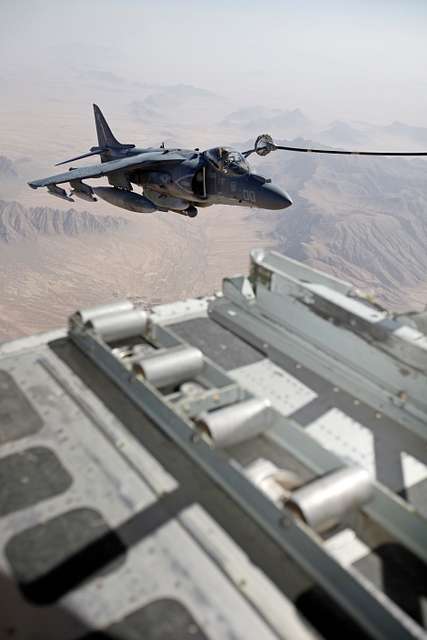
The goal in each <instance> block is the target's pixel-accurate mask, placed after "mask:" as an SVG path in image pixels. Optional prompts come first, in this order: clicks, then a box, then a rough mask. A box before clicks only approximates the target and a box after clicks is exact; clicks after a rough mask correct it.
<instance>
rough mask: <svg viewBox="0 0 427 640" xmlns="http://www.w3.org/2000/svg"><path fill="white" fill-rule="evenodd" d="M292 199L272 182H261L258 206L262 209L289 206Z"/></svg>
mask: <svg viewBox="0 0 427 640" xmlns="http://www.w3.org/2000/svg"><path fill="white" fill-rule="evenodd" d="M291 204H292V200H291V199H290V197H289V196H288V194H287V193H286V191H282V189H279V187H275V186H274V185H272V184H268V183H267V184H263V185H262V189H261V194H260V206H261V207H262V208H263V209H286V208H287V207H290V206H291Z"/></svg>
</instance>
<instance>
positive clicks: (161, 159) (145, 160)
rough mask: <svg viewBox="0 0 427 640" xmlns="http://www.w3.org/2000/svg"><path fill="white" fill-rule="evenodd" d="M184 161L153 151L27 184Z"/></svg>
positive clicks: (172, 154)
mask: <svg viewBox="0 0 427 640" xmlns="http://www.w3.org/2000/svg"><path fill="white" fill-rule="evenodd" d="M183 160H185V158H184V156H182V155H181V154H180V153H179V152H174V151H166V152H165V151H153V152H150V151H148V152H146V153H139V154H138V155H135V156H129V157H127V158H120V159H119V160H111V161H110V162H103V163H101V164H94V165H90V166H88V167H79V168H78V169H70V170H69V171H67V172H65V173H58V174H56V175H54V176H49V177H48V178H41V179H40V180H33V181H31V182H29V183H28V184H29V185H30V187H32V188H33V189H38V188H39V187H47V186H49V185H51V184H55V185H56V184H61V183H62V182H69V181H70V180H83V179H84V178H102V177H103V176H108V175H109V174H111V173H120V172H128V171H135V170H137V169H152V168H154V167H156V168H158V167H159V165H164V164H172V163H174V162H182V161H183Z"/></svg>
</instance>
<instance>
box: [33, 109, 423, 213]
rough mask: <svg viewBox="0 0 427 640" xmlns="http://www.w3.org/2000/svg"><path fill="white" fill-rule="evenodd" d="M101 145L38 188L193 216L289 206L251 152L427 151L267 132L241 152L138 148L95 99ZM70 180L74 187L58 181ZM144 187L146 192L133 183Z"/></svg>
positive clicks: (126, 206) (145, 210)
mask: <svg viewBox="0 0 427 640" xmlns="http://www.w3.org/2000/svg"><path fill="white" fill-rule="evenodd" d="M93 108H94V113H95V123H96V132H97V136H98V146H97V147H92V148H91V149H90V151H89V152H88V153H85V154H83V155H81V156H77V157H75V158H70V159H69V160H65V161H64V162H60V163H58V164H67V163H70V162H74V161H75V160H80V159H82V158H87V157H89V156H95V155H99V156H100V157H101V164H96V165H90V166H86V167H81V168H78V169H76V168H72V167H71V168H70V169H69V170H68V171H67V172H66V173H60V174H57V175H54V176H49V177H48V178H42V179H40V180H33V181H32V182H29V183H28V184H29V186H30V187H32V188H33V189H38V188H39V187H47V189H48V191H49V193H51V194H52V195H54V196H57V197H59V198H62V199H64V200H68V201H70V202H74V199H73V197H72V196H77V197H79V198H82V199H83V200H87V201H89V202H90V201H96V200H97V198H96V196H98V197H99V198H101V199H102V200H105V201H107V202H109V203H110V204H113V205H116V206H118V207H121V208H123V209H128V210H129V211H133V212H138V213H152V212H154V211H174V212H176V213H179V214H182V215H185V216H189V217H190V218H193V217H195V216H196V215H197V207H209V206H211V205H213V204H227V205H235V206H243V207H256V208H258V209H272V210H275V209H276V210H277V209H286V208H287V207H289V206H290V205H291V204H292V200H291V199H290V197H289V196H288V194H287V193H286V192H285V191H282V190H281V189H280V188H279V187H277V186H275V185H273V184H271V180H270V179H268V178H264V177H263V176H260V175H257V174H255V173H252V172H251V170H250V167H249V164H248V162H247V160H246V158H247V157H248V156H250V155H251V154H252V153H254V152H255V153H257V154H258V155H260V156H265V155H267V154H268V153H270V152H271V151H274V150H277V149H282V150H286V151H297V152H306V153H307V152H311V153H328V154H344V155H376V156H387V155H388V156H425V155H427V153H424V152H419V153H416V152H415V153H411V152H399V153H398V152H396V153H393V152H382V153H380V152H370V151H362V152H357V151H341V150H327V149H308V148H301V147H288V146H278V145H275V144H274V142H273V139H272V138H271V136H269V135H268V134H262V135H260V136H258V138H257V139H256V142H255V146H254V148H253V149H249V150H248V151H244V152H243V153H241V152H240V151H237V150H235V149H232V148H230V147H215V148H213V149H207V150H206V151H200V150H199V149H194V150H189V149H166V148H165V147H164V145H161V146H160V147H159V148H154V147H148V148H144V149H141V148H137V147H135V145H134V144H121V143H120V142H118V140H117V139H116V138H115V137H114V135H113V133H112V132H111V129H110V127H109V126H108V124H107V121H106V120H105V118H104V116H103V115H102V113H101V110H100V109H99V107H98V106H97V105H96V104H94V105H93ZM104 176H105V177H107V179H108V182H109V183H110V185H111V186H110V187H106V186H103V187H91V186H90V185H88V184H86V183H84V182H83V180H84V179H86V178H101V177H104ZM66 182H68V183H69V184H70V185H71V188H72V191H71V193H67V191H66V190H65V189H63V188H61V187H59V186H58V185H59V184H63V183H66ZM132 185H137V186H139V187H142V194H139V193H135V192H134V191H133V186H132Z"/></svg>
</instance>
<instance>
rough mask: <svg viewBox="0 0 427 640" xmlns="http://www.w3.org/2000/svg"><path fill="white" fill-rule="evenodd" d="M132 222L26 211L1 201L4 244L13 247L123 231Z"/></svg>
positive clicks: (39, 209)
mask: <svg viewBox="0 0 427 640" xmlns="http://www.w3.org/2000/svg"><path fill="white" fill-rule="evenodd" d="M127 224H128V220H125V219H124V218H118V217H113V216H100V215H94V214H92V213H89V212H88V211H76V210H75V209H68V210H66V211H63V210H61V209H53V208H50V207H29V208H26V207H24V206H23V205H21V204H20V203H19V202H16V201H11V202H9V201H5V200H0V242H5V243H12V242H18V241H20V240H24V239H25V240H29V239H34V238H36V237H37V235H39V234H42V235H65V236H76V235H80V234H85V233H107V232H112V231H119V230H121V229H123V228H124V227H125V226H126V225H127Z"/></svg>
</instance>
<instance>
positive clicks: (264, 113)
mask: <svg viewBox="0 0 427 640" xmlns="http://www.w3.org/2000/svg"><path fill="white" fill-rule="evenodd" d="M87 74H88V75H87V76H85V77H84V78H82V79H81V82H82V83H83V86H84V83H85V82H87V84H88V87H89V86H91V87H93V86H96V94H97V98H96V99H97V101H98V102H99V103H100V105H101V106H103V107H104V110H105V113H106V115H107V118H108V120H109V122H110V124H111V127H112V129H113V131H114V133H115V134H116V135H117V137H118V139H119V140H121V141H123V142H135V143H136V144H138V145H143V144H158V143H159V142H160V141H161V140H163V139H164V140H166V143H167V144H170V145H172V144H182V145H184V144H185V145H186V146H187V145H188V146H190V147H191V146H199V147H200V148H207V147H209V146H214V145H215V144H230V145H233V144H234V145H236V146H239V148H242V149H247V148H250V147H251V146H252V145H253V141H254V139H255V137H256V135H258V134H259V133H262V132H265V131H267V132H271V133H272V134H273V135H274V136H275V138H276V141H278V142H280V141H281V142H283V143H285V142H288V143H291V144H293V145H295V146H315V145H325V146H329V147H345V146H351V147H353V148H356V149H362V148H369V147H371V148H374V149H378V150H381V149H384V148H387V147H388V148H392V149H395V150H403V149H405V148H407V149H413V150H422V149H425V148H427V129H424V128H422V127H412V126H411V125H409V124H404V123H399V122H393V123H392V124H384V125H381V126H378V125H371V124H368V123H361V122H347V121H344V120H337V121H334V122H332V123H327V122H323V123H321V122H316V119H315V118H312V117H309V116H308V115H306V114H305V113H303V112H302V111H301V110H299V109H293V108H292V109H281V108H272V109H267V108H265V107H257V106H254V107H244V108H241V107H239V106H238V105H235V104H232V103H231V102H230V101H228V100H223V99H221V96H217V95H215V94H212V92H210V91H206V90H204V89H198V88H197V87H190V86H188V85H173V86H169V87H168V86H161V85H148V84H144V83H139V82H133V83H130V82H129V81H125V80H124V79H123V78H120V77H116V76H115V75H111V74H108V73H107V74H105V73H102V72H98V71H95V70H94V71H93V72H89V71H88V72H87ZM55 86H56V85H55ZM50 88H52V87H50ZM56 88H57V89H58V87H56ZM44 90H45V91H47V90H48V89H47V87H45V89H44ZM55 95H57V96H60V95H62V93H61V91H59V90H57V91H56V93H55ZM79 100H81V98H79ZM0 115H3V118H0V137H1V140H2V148H1V149H0V201H1V202H0V341H1V340H4V339H7V338H11V337H16V336H19V335H24V334H27V333H31V332H34V331H41V330H45V329H48V328H53V327H55V326H61V325H63V324H64V322H65V319H66V316H67V314H69V313H71V312H72V311H74V310H75V309H76V308H79V307H82V306H87V305H90V304H95V303H98V302H99V303H101V302H107V301H109V300H111V299H112V298H113V299H114V298H120V297H125V296H134V297H139V298H142V299H143V300H144V301H145V302H147V303H150V302H152V303H156V302H160V301H171V300H173V299H177V298H183V297H188V296H193V295H202V294H209V293H212V292H213V291H214V290H215V289H218V288H219V287H220V284H221V277H222V276H223V275H229V274H233V273H239V272H246V271H247V264H248V252H249V249H250V248H251V247H254V246H273V247H276V248H278V249H279V250H282V251H284V252H285V253H286V254H287V255H290V256H292V257H295V258H297V259H300V260H303V261H307V262H309V263H310V264H312V265H314V266H316V267H318V268H320V269H325V270H327V271H329V272H331V273H334V274H335V275H337V276H338V277H343V278H345V279H347V280H350V281H352V282H354V283H355V284H356V285H357V286H359V287H360V288H362V289H368V290H373V291H375V293H376V295H377V299H378V300H379V301H380V302H383V303H385V304H386V305H387V306H391V307H392V308H394V309H407V308H423V307H424V306H425V305H426V304H427V251H426V250H427V181H426V176H427V159H423V158H419V159H416V158H415V159H396V158H372V159H371V158H361V157H351V158H349V157H328V156H315V155H308V154H290V153H280V152H276V153H272V154H271V155H270V156H268V157H266V158H258V157H257V156H251V159H250V160H251V164H252V166H253V170H254V171H256V172H257V173H260V174H262V175H265V176H267V177H271V178H272V179H273V182H275V183H277V184H278V185H280V186H281V187H282V188H284V189H286V190H287V191H288V193H289V194H290V195H291V197H292V199H293V201H294V205H293V206H292V207H290V208H289V209H287V210H286V211H284V212H260V211H257V210H249V209H241V208H232V207H212V208H209V209H206V210H204V211H203V210H202V211H200V213H199V216H198V217H197V218H195V219H194V220H189V219H186V218H183V217H181V216H177V215H175V214H172V213H161V214H149V215H133V214H129V213H128V212H126V211H122V210H120V209H117V208H114V207H112V206H110V205H107V204H106V203H103V202H98V203H95V204H89V203H88V204H85V203H80V202H76V203H75V204H74V205H73V207H74V209H72V210H70V207H69V203H66V202H63V201H61V200H57V199H54V198H53V197H52V196H50V195H48V194H47V193H46V192H45V191H42V190H38V191H37V192H34V191H32V190H30V189H29V188H28V187H27V185H26V181H27V180H28V179H30V178H36V177H40V176H42V175H49V173H54V172H55V169H54V168H53V167H52V164H53V163H54V162H57V161H59V160H62V159H64V158H66V157H70V156H72V155H77V154H78V153H79V152H80V153H83V152H84V151H85V150H86V149H87V148H88V147H90V146H91V145H92V144H94V143H95V142H96V138H95V134H94V125H93V122H92V115H91V108H90V104H86V103H85V104H84V105H82V103H81V101H80V102H79V101H77V100H76V102H75V103H72V102H71V103H70V102H69V101H68V99H67V101H63V100H62V99H61V98H59V97H58V98H55V101H50V102H49V101H47V100H46V98H45V97H44V96H39V95H38V94H37V92H36V90H35V89H34V102H33V110H32V112H31V113H29V112H28V113H25V117H24V118H22V113H21V114H19V113H18V114H15V113H14V112H13V110H12V107H11V106H10V105H8V103H7V100H6V101H5V102H4V103H3V104H2V105H0ZM18 117H19V119H18ZM12 122H13V123H14V126H12V125H11V123H12ZM40 122H43V126H42V127H41V126H39V125H40ZM83 162H84V161H83ZM98 184H99V183H98Z"/></svg>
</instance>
